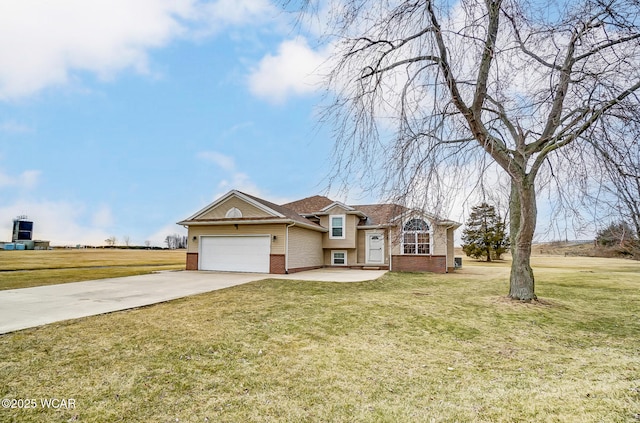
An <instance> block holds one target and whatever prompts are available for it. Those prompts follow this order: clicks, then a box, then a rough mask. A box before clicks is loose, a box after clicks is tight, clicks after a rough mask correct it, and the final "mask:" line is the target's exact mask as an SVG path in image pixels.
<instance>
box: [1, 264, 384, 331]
mask: <svg viewBox="0 0 640 423" xmlns="http://www.w3.org/2000/svg"><path fill="white" fill-rule="evenodd" d="M384 273H386V271H375V270H346V269H345V270H341V269H319V270H312V271H308V272H301V273H296V274H293V275H265V274H259V273H222V272H193V271H189V272H160V273H153V274H150V275H141V276H129V277H124V278H113V279H101V280H94V281H86V282H75V283H65V284H60V285H48V286H40V287H34V288H23V289H10V290H6V291H0V334H3V333H8V332H13V331H16V330H20V329H26V328H31V327H36V326H41V325H45V324H48V323H54V322H58V321H61V320H68V319H77V318H79V317H86V316H94V315H97V314H103V313H110V312H113V311H120V310H126V309H130V308H135V307H141V306H146V305H150V304H157V303H161V302H164V301H169V300H174V299H176V298H182V297H188V296H190V295H196V294H202V293H204V292H210V291H215V290H218V289H223V288H228V287H231V286H235V285H241V284H244V283H247V282H252V281H257V280H262V279H268V278H273V279H296V280H313V281H327V282H358V281H366V280H372V279H377V278H379V277H380V276H382V275H383V274H384Z"/></svg>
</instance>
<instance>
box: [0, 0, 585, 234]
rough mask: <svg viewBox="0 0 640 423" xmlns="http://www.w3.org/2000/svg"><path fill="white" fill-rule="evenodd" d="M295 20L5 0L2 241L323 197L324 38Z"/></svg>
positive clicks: (172, 2) (283, 15) (216, 10)
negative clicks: (226, 204)
mask: <svg viewBox="0 0 640 423" xmlns="http://www.w3.org/2000/svg"><path fill="white" fill-rule="evenodd" d="M296 17H297V16H296V15H292V14H290V13H287V12H284V11H283V10H282V9H280V8H279V7H278V6H277V3H275V2H272V1H271V0H136V1H130V0H90V1H86V0H57V1H55V2H41V1H37V0H20V1H18V2H9V1H5V2H0V241H3V240H9V239H10V237H11V225H12V219H14V218H15V217H16V216H18V215H27V216H28V217H29V218H30V219H32V220H33V221H34V222H35V227H34V236H35V238H37V239H45V240H51V241H52V243H53V244H54V245H75V244H92V245H103V244H104V240H105V239H107V238H108V237H111V236H115V237H116V238H117V239H118V240H119V241H120V242H119V243H122V241H123V239H124V237H129V239H130V242H131V243H132V244H138V245H141V244H143V243H144V242H145V241H151V243H152V244H154V245H164V239H165V237H166V236H167V235H170V234H173V233H184V229H183V228H181V227H180V226H178V225H176V224H175V222H177V221H179V220H182V219H184V218H186V217H188V216H189V215H191V214H192V213H194V212H195V211H197V210H200V209H201V208H202V207H204V206H205V205H206V204H208V203H210V202H211V201H213V200H215V199H216V198H217V197H218V196H220V195H222V194H224V193H225V192H227V191H229V190H231V189H239V190H242V191H245V192H248V193H251V194H253V195H257V196H260V197H262V198H264V199H267V200H270V201H273V202H276V203H284V202H287V201H292V200H297V199H300V198H303V197H306V196H310V195H315V194H326V191H325V189H326V186H327V181H326V177H327V175H328V173H329V171H330V168H331V150H332V146H333V140H332V139H331V133H330V132H331V129H330V128H327V127H323V126H321V125H319V124H318V111H319V110H320V107H321V106H320V105H319V104H320V102H321V98H322V97H321V93H320V88H321V85H320V82H321V77H320V76H319V75H320V74H321V71H319V69H320V68H321V66H322V64H323V63H324V62H325V61H326V59H327V58H328V57H329V47H326V46H322V45H318V44H315V43H314V40H315V39H317V37H316V35H317V34H318V31H319V30H318V28H314V27H313V26H306V25H305V22H304V21H303V23H302V24H300V23H299V22H297V21H296V19H295V18H296ZM309 22H311V23H312V24H314V25H315V24H317V22H315V23H314V22H312V21H309ZM307 23H308V22H307ZM317 26H318V27H320V26H321V25H317ZM374 194H375V193H374ZM329 195H330V196H331V197H332V198H334V199H336V200H340V201H346V202H353V203H360V204H362V203H366V202H373V201H376V198H375V196H374V195H366V193H364V194H363V193H362V192H351V193H350V198H342V197H341V196H339V195H336V194H335V193H329ZM470 201H473V199H467V202H466V203H465V199H464V198H461V199H457V200H456V202H455V203H456V205H455V207H452V208H451V210H453V212H452V213H450V214H449V215H448V217H449V218H451V219H454V220H458V221H460V222H463V221H464V220H465V219H466V215H467V214H468V207H469V205H470V204H471V203H470ZM552 202H553V201H550V200H549V199H543V198H540V201H539V210H540V214H539V223H538V228H539V234H540V236H541V237H543V238H548V239H554V238H558V237H564V236H565V233H566V232H565V229H564V227H565V224H564V222H563V221H562V222H559V221H558V220H557V219H555V220H554V219H552V218H550V217H549V213H550V212H549V204H550V203H552ZM471 205H472V204H471ZM465 209H466V210H465ZM549 222H551V224H550V223H549ZM558 223H559V224H560V226H561V227H556V226H558ZM545 228H547V229H545ZM548 228H552V229H553V233H551V232H549V229H548ZM545 230H546V232H545ZM550 233H551V235H550ZM558 234H559V235H558ZM458 235H459V234H458ZM567 236H568V237H569V238H572V237H574V235H567Z"/></svg>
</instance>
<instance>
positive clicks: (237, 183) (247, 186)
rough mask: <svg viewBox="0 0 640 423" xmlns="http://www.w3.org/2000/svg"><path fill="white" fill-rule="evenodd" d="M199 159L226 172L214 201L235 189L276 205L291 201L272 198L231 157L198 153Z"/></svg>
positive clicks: (212, 153)
mask: <svg viewBox="0 0 640 423" xmlns="http://www.w3.org/2000/svg"><path fill="white" fill-rule="evenodd" d="M197 157H198V158H199V159H201V160H205V161H207V162H210V163H213V164H215V165H216V166H218V167H219V168H221V169H222V170H224V171H225V172H226V174H225V177H224V178H223V179H222V180H221V181H220V182H219V183H218V186H217V187H216V189H217V190H218V191H217V192H215V193H214V195H213V198H214V199H216V198H218V197H221V196H222V195H224V194H226V193H227V192H229V191H231V190H233V189H235V190H238V191H242V192H245V193H247V194H250V195H255V196H256V197H260V198H264V199H265V200H267V201H271V202H273V203H276V204H284V203H288V202H289V201H291V200H290V199H289V198H285V197H273V196H270V194H268V193H265V192H264V191H263V190H261V189H260V188H259V187H258V185H256V184H255V183H254V182H253V181H252V180H251V177H250V176H249V175H248V174H247V173H245V172H242V171H241V170H239V169H238V168H237V166H236V161H235V159H234V158H233V157H231V156H227V155H225V154H222V153H218V152H216V151H203V152H200V153H198V154H197ZM165 236H166V234H165Z"/></svg>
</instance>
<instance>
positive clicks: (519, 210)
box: [509, 177, 537, 301]
mask: <svg viewBox="0 0 640 423" xmlns="http://www.w3.org/2000/svg"><path fill="white" fill-rule="evenodd" d="M509 207H510V217H511V219H510V220H511V224H510V226H511V256H512V262H511V277H510V280H509V297H510V298H512V299H514V300H520V301H531V300H535V299H536V298H537V297H536V294H535V281H534V277H533V269H531V242H532V241H533V234H534V232H535V229H536V218H537V209H536V192H535V188H534V185H533V182H530V181H529V180H528V178H527V177H525V178H523V180H522V181H516V180H513V179H512V180H511V198H510V200H509Z"/></svg>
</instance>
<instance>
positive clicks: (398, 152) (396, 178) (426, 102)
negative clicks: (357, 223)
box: [306, 0, 640, 301]
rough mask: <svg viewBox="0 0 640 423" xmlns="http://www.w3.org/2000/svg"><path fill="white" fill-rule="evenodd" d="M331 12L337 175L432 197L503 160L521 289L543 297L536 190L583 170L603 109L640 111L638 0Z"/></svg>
mask: <svg viewBox="0 0 640 423" xmlns="http://www.w3.org/2000/svg"><path fill="white" fill-rule="evenodd" d="M306 6H307V7H308V8H307V9H306V10H314V9H315V10H320V11H321V10H325V9H323V8H322V7H321V5H320V4H317V2H314V0H309V1H307V2H306ZM332 12H333V13H328V14H327V15H329V16H330V17H331V19H332V20H331V23H330V28H331V31H330V33H331V36H330V39H329V40H330V42H332V43H334V45H335V47H336V53H335V55H334V57H333V58H332V59H331V60H332V61H331V63H330V64H331V71H330V73H329V75H328V91H327V93H328V96H329V99H330V101H331V102H330V104H329V107H328V108H327V110H326V114H325V116H324V119H325V121H326V122H330V123H331V124H332V125H334V127H335V138H336V143H335V150H334V151H335V153H334V156H335V169H334V182H339V181H336V177H343V176H344V177H346V178H349V179H350V180H353V175H354V174H356V175H358V176H360V177H359V178H358V179H359V180H361V181H366V182H367V185H366V186H365V187H363V188H365V189H375V190H378V191H379V192H380V193H382V194H383V195H385V196H387V197H396V198H400V199H404V200H405V201H406V202H415V199H416V198H425V199H427V201H429V202H430V204H429V205H430V208H432V209H433V206H434V205H436V204H440V203H442V202H445V201H446V200H447V199H449V198H450V197H451V196H452V195H453V194H454V193H455V192H456V190H457V188H459V187H467V188H468V187H469V181H471V182H474V181H476V180H477V181H478V182H477V184H476V185H484V184H485V183H486V182H485V181H484V180H485V178H487V175H489V174H490V172H493V171H494V170H495V169H496V167H497V168H498V169H500V173H502V174H504V175H507V177H508V179H509V181H510V187H511V192H510V204H509V209H510V234H511V250H512V256H513V262H512V267H511V276H510V289H509V296H510V297H511V298H513V299H518V300H525V301H529V300H532V299H535V298H536V295H535V283H534V275H533V271H532V269H531V265H530V256H531V243H532V240H533V236H534V232H535V229H536V221H537V191H539V190H540V188H541V186H542V187H547V188H560V189H561V190H563V189H566V188H567V187H568V186H569V185H571V184H574V183H575V184H576V186H577V185H579V184H580V182H581V181H582V180H584V178H585V175H584V174H583V173H582V174H577V173H576V174H575V175H572V174H571V172H578V171H579V170H581V169H584V167H581V166H574V164H575V163H582V162H583V161H584V160H585V159H586V158H587V157H590V156H589V154H590V153H589V151H590V149H589V148H588V146H589V145H594V144H598V143H599V142H600V140H599V138H598V136H600V135H602V131H601V130H600V129H599V128H602V127H603V126H602V125H600V126H598V124H599V123H600V122H602V121H606V120H618V121H620V122H625V124H626V125H636V126H637V125H638V123H639V122H640V113H639V102H638V97H637V95H636V91H637V90H638V89H639V88H640V44H639V40H640V31H639V28H638V24H640V5H639V3H638V1H637V0H607V1H600V0H576V1H568V0H565V1H563V0H560V1H553V2H552V1H548V2H544V1H543V2H532V1H531V2H529V1H518V0H485V1H480V0H461V1H460V2H459V3H455V2H454V3H452V2H446V1H437V0H432V1H429V0H412V1H398V2H385V1H380V2H378V1H375V2H370V1H368V0H344V1H343V2H336V3H334V9H333V10H332ZM336 34H337V35H336ZM609 127H610V128H615V125H609ZM618 142H622V143H624V142H625V140H622V139H621V140H619V141H618ZM558 169H563V170H565V172H564V173H562V175H563V178H562V179H559V175H560V173H558V172H557V170H558ZM567 175H569V177H568V178H567V177H566V176H567Z"/></svg>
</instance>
